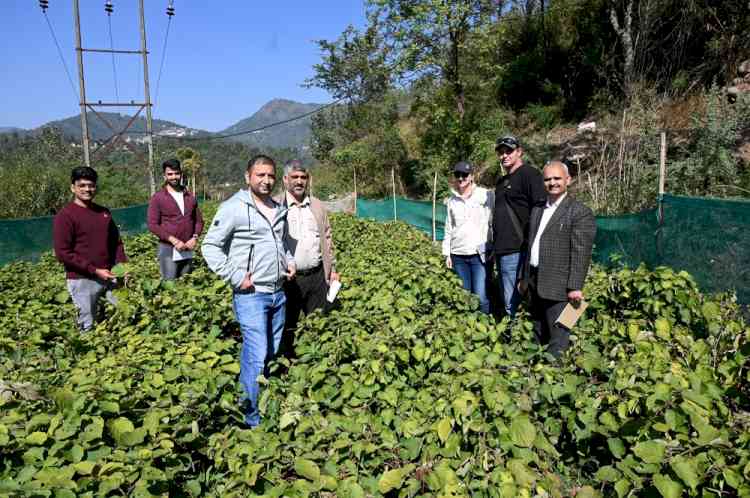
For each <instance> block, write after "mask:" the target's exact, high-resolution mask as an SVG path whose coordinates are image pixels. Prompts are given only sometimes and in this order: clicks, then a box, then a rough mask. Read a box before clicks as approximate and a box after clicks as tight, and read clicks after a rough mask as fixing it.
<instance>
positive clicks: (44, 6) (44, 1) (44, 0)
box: [39, 0, 49, 14]
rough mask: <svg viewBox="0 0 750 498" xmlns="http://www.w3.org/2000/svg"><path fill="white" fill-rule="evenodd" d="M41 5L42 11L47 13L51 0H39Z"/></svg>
mask: <svg viewBox="0 0 750 498" xmlns="http://www.w3.org/2000/svg"><path fill="white" fill-rule="evenodd" d="M39 7H41V8H42V12H44V13H45V14H46V13H47V7H49V0H39Z"/></svg>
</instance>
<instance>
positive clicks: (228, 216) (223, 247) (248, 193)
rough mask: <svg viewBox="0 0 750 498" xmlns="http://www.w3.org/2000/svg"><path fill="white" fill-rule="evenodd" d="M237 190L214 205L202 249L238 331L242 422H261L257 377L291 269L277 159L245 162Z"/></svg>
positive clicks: (276, 331)
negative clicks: (225, 288) (222, 285)
mask: <svg viewBox="0 0 750 498" xmlns="http://www.w3.org/2000/svg"><path fill="white" fill-rule="evenodd" d="M245 181H246V182H247V186H248V189H247V190H240V191H239V192H237V193H236V194H234V195H233V196H232V197H231V198H229V199H228V200H227V201H225V202H223V203H222V204H221V206H219V210H218V211H217V212H216V216H214V219H213V222H212V223H211V227H210V228H209V230H208V233H207V234H206V237H205V238H204V239H203V244H202V246H201V249H202V251H203V258H204V259H205V260H206V263H207V264H208V267H209V268H211V270H212V271H213V272H214V273H216V274H217V275H218V276H219V277H220V278H222V279H223V280H225V281H227V282H228V283H229V284H230V285H231V287H232V289H233V291H234V293H233V302H232V304H233V306H234V314H235V316H236V317H237V321H238V322H239V324H240V330H241V332H242V352H241V353H240V382H241V383H242V386H243V388H244V390H245V394H246V396H247V402H248V403H247V407H246V411H245V422H246V423H247V424H248V425H249V426H251V427H255V426H256V425H258V424H259V423H260V412H259V410H258V397H259V392H260V386H259V384H258V381H257V378H258V376H259V375H261V374H263V375H266V374H267V368H266V367H267V365H268V362H269V361H270V360H271V359H272V358H273V357H274V356H275V355H276V353H277V351H278V349H279V342H280V341H281V334H282V331H283V329H284V315H285V308H286V298H285V297H284V289H283V285H284V281H285V279H287V278H288V279H292V278H294V275H295V273H296V266H295V264H294V259H293V258H292V254H291V252H290V251H289V248H288V247H287V246H286V242H285V239H286V237H285V236H284V235H285V233H286V231H287V226H286V212H287V210H286V208H285V207H284V206H282V205H280V204H278V203H276V202H275V201H274V200H273V199H272V198H271V192H272V191H273V186H274V183H275V182H276V164H275V162H274V160H273V159H271V158H270V157H268V156H264V155H258V156H255V157H253V158H252V159H250V161H249V162H248V163H247V171H246V172H245Z"/></svg>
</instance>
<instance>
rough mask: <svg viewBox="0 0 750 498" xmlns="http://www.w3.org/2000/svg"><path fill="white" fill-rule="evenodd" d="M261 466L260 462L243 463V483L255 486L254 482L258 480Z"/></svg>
mask: <svg viewBox="0 0 750 498" xmlns="http://www.w3.org/2000/svg"><path fill="white" fill-rule="evenodd" d="M262 468H263V464H262V463H250V464H247V465H245V468H244V474H243V479H244V481H245V484H247V485H248V486H255V483H256V482H257V481H258V475H259V474H260V471H261V469H262Z"/></svg>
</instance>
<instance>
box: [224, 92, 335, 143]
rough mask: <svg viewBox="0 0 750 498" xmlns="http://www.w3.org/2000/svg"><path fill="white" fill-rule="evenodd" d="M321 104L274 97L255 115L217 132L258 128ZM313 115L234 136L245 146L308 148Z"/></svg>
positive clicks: (227, 132)
mask: <svg viewBox="0 0 750 498" xmlns="http://www.w3.org/2000/svg"><path fill="white" fill-rule="evenodd" d="M322 106H323V104H302V103H300V102H294V101H291V100H285V99H273V100H271V101H270V102H268V103H267V104H265V105H264V106H263V107H261V108H260V109H259V110H258V111H257V112H256V113H255V114H253V115H252V116H250V117H249V118H245V119H243V120H241V121H239V122H237V123H235V124H233V125H232V126H230V127H229V128H227V129H225V130H222V131H220V132H219V134H221V135H225V134H230V133H238V132H242V131H247V130H252V129H255V128H260V127H261V126H265V125H268V124H271V123H276V122H279V121H284V120H286V119H290V118H293V117H296V116H299V115H302V114H306V113H308V112H311V111H314V110H315V109H318V108H320V107H322ZM311 120H312V116H308V117H306V118H303V119H299V120H296V121H292V122H290V123H286V124H283V125H279V126H274V127H272V128H269V129H267V130H263V131H260V132H256V133H250V134H248V135H240V136H238V137H235V138H233V139H232V140H237V141H240V142H242V143H246V144H248V145H254V146H257V147H260V148H263V147H276V148H281V147H292V148H296V149H304V148H307V144H308V140H309V138H310V124H311Z"/></svg>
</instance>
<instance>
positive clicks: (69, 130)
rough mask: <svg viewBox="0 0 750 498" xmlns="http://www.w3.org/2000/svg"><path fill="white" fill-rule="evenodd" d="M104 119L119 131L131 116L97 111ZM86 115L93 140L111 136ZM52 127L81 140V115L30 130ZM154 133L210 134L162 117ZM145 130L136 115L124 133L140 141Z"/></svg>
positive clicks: (177, 134) (156, 123)
mask: <svg viewBox="0 0 750 498" xmlns="http://www.w3.org/2000/svg"><path fill="white" fill-rule="evenodd" d="M99 114H100V115H101V116H102V117H103V118H104V119H106V120H107V121H108V122H109V124H111V125H112V127H113V128H114V129H115V130H117V131H120V130H121V129H123V128H124V127H125V125H126V124H127V123H128V121H130V119H131V117H132V116H128V115H127V114H118V113H114V112H100V113H99ZM86 115H87V117H88V126H89V136H90V137H91V139H92V140H94V141H102V140H106V139H107V138H109V137H111V136H112V134H113V133H112V130H110V129H109V128H108V127H107V125H105V124H104V123H103V122H102V120H101V119H99V118H98V117H97V116H96V114H94V113H92V112H89V113H87V114H86ZM46 127H54V128H57V129H59V130H61V131H62V133H63V135H64V136H66V137H69V138H71V139H73V140H76V141H80V140H81V115H80V114H76V115H75V116H71V117H69V118H65V119H60V120H57V121H50V122H49V123H46V124H44V125H42V126H40V127H39V128H35V129H34V130H31V132H32V133H35V132H38V131H39V130H41V129H42V128H46ZM153 127H154V133H158V134H159V135H171V136H175V137H198V136H205V135H210V133H209V132H207V131H204V130H199V129H196V128H190V127H188V126H184V125H181V124H177V123H173V122H172V121H164V120H162V119H154V121H153ZM145 131H146V118H145V117H143V116H138V118H137V119H136V120H135V121H134V122H133V124H132V125H131V126H130V128H128V133H126V134H125V139H126V140H133V141H141V140H143V136H144V135H143V134H144V132H145ZM0 133H1V132H0Z"/></svg>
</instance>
